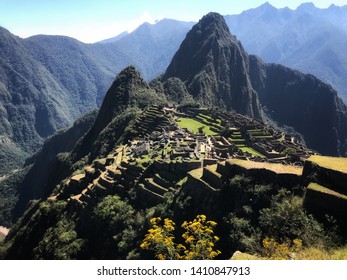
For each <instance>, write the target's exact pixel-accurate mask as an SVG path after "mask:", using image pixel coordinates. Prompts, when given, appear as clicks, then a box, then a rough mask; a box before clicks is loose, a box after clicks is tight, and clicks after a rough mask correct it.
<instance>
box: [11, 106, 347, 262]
mask: <svg viewBox="0 0 347 280" xmlns="http://www.w3.org/2000/svg"><path fill="white" fill-rule="evenodd" d="M124 135H125V136H124V138H123V139H124V142H123V144H121V145H118V146H116V147H114V148H113V149H112V150H111V151H110V152H109V153H108V155H106V156H105V157H102V158H97V159H95V160H93V161H92V162H91V163H89V164H86V165H85V166H83V167H81V168H80V169H78V170H76V171H75V172H74V173H73V174H71V175H70V176H69V177H67V178H65V179H64V180H62V181H61V182H60V183H59V184H58V185H57V186H56V188H55V190H54V191H53V193H52V194H51V195H50V196H49V197H48V199H47V200H46V201H44V202H41V203H39V204H36V206H33V208H31V209H30V210H29V211H28V212H27V214H26V215H28V216H25V218H24V219H22V220H20V221H19V224H20V226H18V225H17V226H16V227H18V228H21V227H24V228H26V230H29V231H23V232H17V233H16V230H15V231H14V233H12V234H11V232H10V235H9V237H8V242H10V244H12V243H11V242H14V243H13V244H14V245H12V246H10V249H9V251H8V255H7V257H8V258H18V257H19V256H25V258H31V257H33V256H34V255H33V252H37V251H31V249H30V248H29V249H28V248H27V249H18V248H17V247H16V246H20V247H21V248H24V247H25V245H23V244H24V243H22V242H21V241H18V240H22V238H26V237H24V235H25V236H29V237H30V236H31V238H34V235H35V236H36V234H37V233H35V230H34V229H35V226H33V228H31V224H35V223H36V224H37V225H36V227H40V228H41V227H43V228H44V227H45V225H44V224H43V223H45V222H44V221H45V218H42V219H43V220H40V219H39V220H35V219H36V218H37V217H41V216H42V215H43V216H42V217H44V215H46V214H44V213H46V212H45V211H46V210H45V209H46V208H45V207H48V209H50V207H52V210H50V211H53V212H54V211H56V210H54V209H55V207H62V210H59V211H58V212H57V213H65V214H61V215H63V216H62V217H65V216H64V215H67V216H66V217H70V216H71V217H75V216H76V215H77V216H78V217H84V218H83V219H82V218H81V219H79V218H78V219H76V221H74V223H75V224H74V225H75V229H71V230H74V231H75V232H76V236H80V237H81V238H87V239H88V238H89V239H92V240H94V237H86V236H89V233H86V232H89V231H90V228H89V227H90V226H91V224H90V223H91V221H89V219H87V220H84V219H86V217H89V216H90V215H91V217H92V221H94V220H93V219H94V218H93V217H95V215H96V214H95V213H96V212H95V211H96V209H98V207H100V203H104V202H105V203H106V201H108V200H109V199H110V197H119V199H120V200H121V201H123V202H122V203H129V205H131V207H134V209H137V211H140V212H141V211H142V212H141V213H143V211H149V212H151V211H161V210H158V209H163V207H164V208H165V207H169V208H170V209H171V210H170V211H173V213H175V215H177V216H178V217H182V219H186V217H190V216H191V215H193V214H194V213H195V212H197V211H198V212H199V213H206V215H209V216H212V217H215V219H221V218H220V217H221V216H220V215H226V214H225V213H224V212H225V211H231V209H233V208H236V209H237V207H238V206H237V205H238V204H240V203H242V201H246V202H247V203H251V201H253V200H254V203H255V204H256V205H257V207H263V208H264V207H269V201H268V200H269V198H266V197H271V195H274V194H275V193H276V192H278V190H279V189H280V188H285V189H286V190H287V191H289V192H290V193H293V194H296V195H300V196H302V195H303V193H304V192H306V196H305V203H304V205H305V207H306V208H307V209H308V210H309V211H311V212H313V213H319V212H320V211H321V210H322V209H324V213H330V214H331V215H334V216H335V218H336V219H337V222H338V224H341V223H343V221H344V219H345V216H343V215H338V214H339V213H344V212H343V211H344V210H343V209H345V207H346V203H345V202H346V201H347V199H346V194H345V193H343V190H342V188H343V187H344V184H343V182H346V178H345V177H344V176H345V174H347V172H346V170H345V162H344V161H343V160H337V162H336V164H335V163H333V160H334V158H331V159H330V158H326V157H320V156H317V155H314V156H311V155H312V154H313V152H312V151H310V150H308V149H306V148H305V147H304V145H303V144H301V143H300V142H299V141H298V140H296V139H295V138H293V137H292V136H289V135H286V134H284V133H282V132H279V131H276V130H275V129H273V128H271V127H269V126H266V125H264V124H263V123H261V122H259V121H256V120H254V119H251V118H248V117H244V116H242V115H239V114H236V113H231V112H229V113H226V112H220V111H215V110H212V109H208V108H189V109H185V110H179V109H176V108H175V107H172V106H158V105H154V106H151V107H149V108H147V109H146V110H144V111H143V112H142V113H141V114H138V117H137V118H136V119H135V120H134V121H133V122H132V124H130V126H129V127H127V128H126V129H125V134H124ZM261 149H262V150H261ZM275 155H276V156H275ZM335 160H336V159H335ZM331 164H332V165H333V166H335V167H336V166H337V167H339V168H336V170H333V169H332V168H331ZM341 176H342V177H341ZM240 178H241V180H243V179H242V178H248V179H247V180H252V183H251V184H254V188H255V192H256V193H257V195H256V196H255V197H254V198H252V199H251V198H249V197H248V196H247V195H248V194H247V195H246V198H245V197H243V196H244V195H245V194H240V193H238V192H239V191H240V190H242V191H241V193H242V192H246V193H247V192H249V191H250V190H248V188H252V187H250V185H249V184H250V183H249V182H250V181H247V180H246V179H244V180H246V181H245V182H244V183H242V184H241V185H240V186H241V189H240V190H237V189H236V188H237V187H235V185H233V184H234V183H231V182H237V181H238V180H240ZM250 178H251V179H250ZM247 182H248V183H247ZM341 182H342V183H341ZM309 183H310V184H309ZM264 191H265V192H268V194H267V196H265V198H264V197H263V198H260V197H261V196H260V197H259V194H261V192H264ZM258 192H259V193H258ZM258 200H259V201H258ZM117 201H118V200H117ZM252 203H253V202H252ZM322 203H323V204H324V207H323V206H322ZM258 204H259V205H258ZM47 205H50V206H47ZM165 205H166V206H165ZM112 207H113V206H112ZM124 207H125V206H124ZM249 207H250V206H248V205H246V206H244V207H243V208H242V209H244V210H242V211H246V210H247V209H250V208H249ZM151 209H157V210H151ZM228 209H229V210H228ZM245 209H246V210H245ZM260 209H262V208H260ZM260 209H258V210H256V211H255V212H254V211H253V210H252V211H253V212H252V211H251V210H247V213H248V214H247V215H250V213H260V212H259V211H260ZM336 210H337V211H336ZM35 211H39V212H40V213H41V214H37V215H36V216H35V215H34V216H32V217H31V218H30V213H35ZM42 211H43V212H42ZM61 211H62V212H61ZM105 211H106V210H105ZM110 211H111V210H110ZM112 211H113V210H112ZM112 211H111V212H109V210H107V211H106V212H102V213H104V214H102V215H106V213H107V215H109V213H113V212H112ZM238 211H239V210H238ZM249 211H251V212H249ZM149 212H148V213H149ZM114 213H116V212H114ZM131 213H132V212H131ZM195 214H196V213H195ZM52 215H53V214H52ZM54 215H55V214H54ZM54 215H53V216H54ZM59 215H60V214H59ZM258 215H259V214H258ZM77 216H76V217H77ZM317 216H318V217H319V215H317ZM59 217H60V216H59ZM59 217H55V218H54V219H53V220H52V221H53V224H51V226H53V227H58V224H57V225H54V221H55V220H59V219H66V218H61V217H60V218H59ZM32 219H34V220H35V221H33V220H32ZM225 219H226V218H225ZM256 219H258V218H256ZM135 220H136V219H135ZM219 222H220V223H222V224H223V223H224V227H228V226H227V225H225V222H223V220H220V221H219ZM94 223H95V221H94ZM59 225H61V224H59ZM16 227H15V228H16ZM58 228H59V227H58ZM72 228H74V226H73V225H72ZM57 230H58V229H57ZM23 234H24V235H23ZM45 234H49V231H47V233H45ZM122 234H125V236H126V233H122ZM112 236H114V235H112ZM35 238H36V239H37V238H38V237H35ZM40 238H43V240H45V238H44V237H43V236H42V237H40ZM40 238H39V239H38V241H37V242H38V243H35V242H34V243H35V244H36V245H35V246H42V245H40V244H41V243H42V242H43V241H40V240H41V239H40ZM112 238H113V237H112ZM112 238H111V239H112ZM36 239H35V240H36ZM97 240H98V239H97ZM112 240H113V239H112ZM93 242H101V241H100V240H99V241H95V240H94V241H93ZM108 242H111V241H108ZM34 243H33V244H34ZM5 244H7V243H5ZM97 244H98V243H95V244H94V245H93V244H91V245H88V246H89V247H90V248H93V249H90V250H91V251H90V252H89V253H88V254H89V255H88V257H90V256H92V257H97V256H96V255H94V253H92V252H95V249H96V248H97ZM33 246H34V245H33ZM93 246H96V247H95V248H94V247H93ZM105 246H106V247H105V248H108V245H105ZM117 246H118V245H117ZM228 246H230V245H228ZM105 248H104V249H103V250H106V251H107V250H109V249H105ZM18 252H19V253H18ZM21 252H25V253H21ZM82 252H83V251H81V254H82ZM35 254H36V253H35ZM100 254H101V255H100V256H104V255H102V253H100ZM82 255H83V254H82ZM35 256H36V255H35ZM229 257H230V256H229Z"/></svg>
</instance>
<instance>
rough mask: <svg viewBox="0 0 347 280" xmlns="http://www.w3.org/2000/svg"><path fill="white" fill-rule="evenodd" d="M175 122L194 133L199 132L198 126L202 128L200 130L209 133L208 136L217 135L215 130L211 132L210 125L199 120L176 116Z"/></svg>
mask: <svg viewBox="0 0 347 280" xmlns="http://www.w3.org/2000/svg"><path fill="white" fill-rule="evenodd" d="M177 124H178V125H179V126H180V127H181V128H186V129H189V130H191V131H192V132H194V133H199V128H202V132H203V133H205V134H207V135H209V136H213V135H217V133H216V132H213V131H212V130H211V128H210V126H208V125H206V124H203V123H202V122H199V121H197V120H194V119H192V118H178V119H177Z"/></svg>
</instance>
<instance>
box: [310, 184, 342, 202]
mask: <svg viewBox="0 0 347 280" xmlns="http://www.w3.org/2000/svg"><path fill="white" fill-rule="evenodd" d="M307 188H308V189H310V190H314V191H317V192H321V193H325V194H329V195H333V196H336V197H339V198H342V199H347V196H346V195H343V194H340V193H338V192H335V191H333V190H331V189H328V188H326V187H323V186H321V185H319V184H317V183H310V184H309V185H308V187H307Z"/></svg>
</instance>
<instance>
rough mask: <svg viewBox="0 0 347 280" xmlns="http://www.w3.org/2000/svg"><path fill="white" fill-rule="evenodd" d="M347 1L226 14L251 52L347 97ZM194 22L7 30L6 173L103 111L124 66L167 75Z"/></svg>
mask: <svg viewBox="0 0 347 280" xmlns="http://www.w3.org/2000/svg"><path fill="white" fill-rule="evenodd" d="M346 17H347V6H344V7H337V6H331V7H329V8H328V9H319V8H316V7H314V6H313V5H312V4H303V5H301V6H300V7H298V8H297V9H296V10H290V9H288V8H285V9H276V8H274V7H272V6H271V5H270V4H268V3H266V4H264V5H262V6H260V7H258V8H255V9H252V10H248V11H245V12H243V13H241V14H240V15H233V16H225V20H226V22H227V25H228V27H229V29H230V31H231V32H232V33H233V34H235V35H236V36H237V39H238V40H241V42H242V43H243V46H244V48H245V50H246V51H247V52H248V53H251V54H256V55H259V56H260V57H261V58H262V59H263V60H264V61H266V62H275V63H281V64H284V65H287V66H290V67H293V68H296V69H299V70H301V71H303V72H307V73H312V74H314V75H316V76H317V77H319V78H320V79H322V80H323V81H324V82H327V83H329V84H331V85H332V86H333V87H334V88H335V89H336V90H337V91H338V94H339V95H340V97H341V98H342V99H343V100H344V101H345V102H346V101H347V90H346V89H347V80H346V79H345V77H346V76H347V52H346V51H345V46H346V45H347V27H346V26H347V24H346V22H347V20H346ZM193 24H194V23H193V22H181V21H176V20H170V19H164V20H162V21H160V22H158V23H156V24H153V25H151V24H148V23H145V24H143V25H141V26H140V27H139V28H138V29H136V30H135V31H134V32H132V33H123V34H121V35H119V36H117V37H115V38H111V39H108V40H104V41H102V42H99V43H95V44H84V43H81V42H79V41H77V40H75V39H72V38H68V37H63V36H43V35H39V36H33V37H30V38H28V39H20V38H18V37H17V36H14V35H13V34H11V33H10V32H8V31H7V30H5V29H3V28H1V29H0V111H1V115H0V134H1V136H0V137H1V138H0V155H1V156H2V158H6V164H4V163H1V164H0V175H3V174H5V173H6V172H8V171H10V170H12V169H14V168H16V167H18V166H20V165H21V163H23V162H24V159H25V157H27V156H28V155H30V154H32V153H33V152H35V151H37V150H38V149H39V147H41V145H42V143H43V141H44V140H45V139H46V138H47V137H48V136H49V135H52V134H53V133H55V132H56V131H57V130H59V129H61V128H65V127H67V126H69V125H71V124H72V123H73V121H74V120H76V118H77V117H79V116H81V115H83V114H84V113H86V112H88V111H90V110H92V109H94V108H98V107H99V106H100V104H101V102H102V100H103V97H104V94H105V92H106V90H107V88H108V87H109V85H110V84H111V82H112V80H113V79H114V77H115V75H116V74H117V73H119V71H120V70H121V69H123V68H124V67H126V66H128V65H135V66H136V67H137V69H139V71H140V72H141V74H142V75H143V77H144V78H145V79H146V80H150V79H153V78H155V77H157V76H158V75H159V74H161V73H164V71H165V70H166V68H167V66H168V65H169V63H170V61H171V59H172V57H173V55H174V53H175V52H176V50H177V49H178V48H179V46H180V44H181V42H182V41H183V39H184V38H185V36H186V33H187V32H188V31H189V30H190V28H191V27H192V26H193Z"/></svg>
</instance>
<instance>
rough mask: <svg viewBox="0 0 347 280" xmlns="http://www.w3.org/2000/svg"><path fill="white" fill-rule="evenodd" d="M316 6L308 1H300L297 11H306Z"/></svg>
mask: <svg viewBox="0 0 347 280" xmlns="http://www.w3.org/2000/svg"><path fill="white" fill-rule="evenodd" d="M315 8H316V6H315V5H314V4H313V3H312V2H308V3H302V4H301V5H300V6H299V7H298V8H297V10H298V11H304V12H308V11H311V10H312V9H315Z"/></svg>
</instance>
